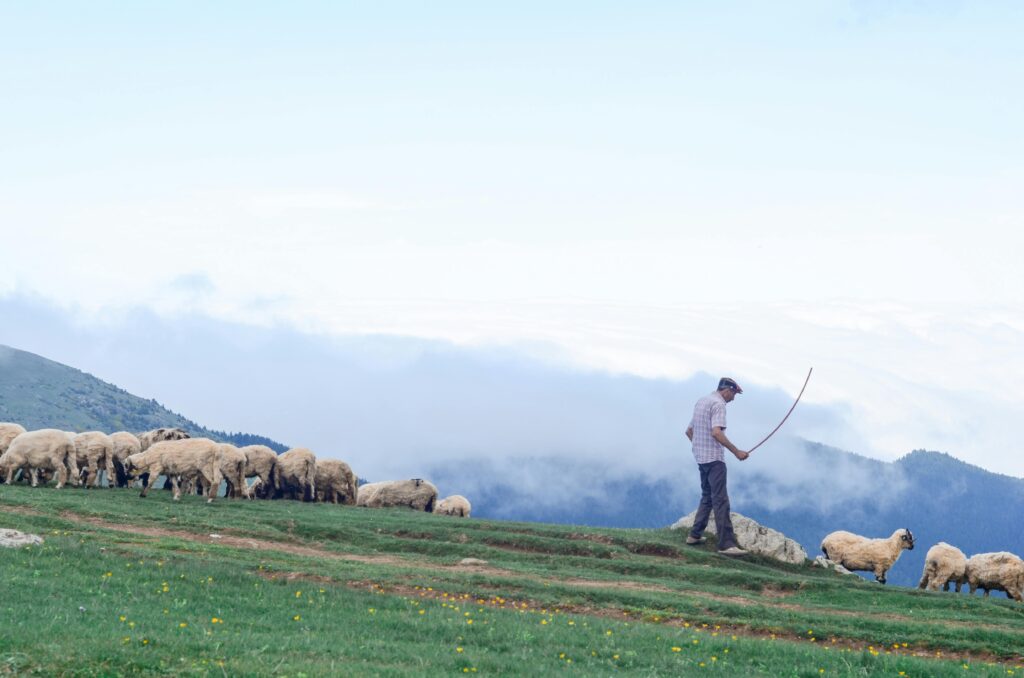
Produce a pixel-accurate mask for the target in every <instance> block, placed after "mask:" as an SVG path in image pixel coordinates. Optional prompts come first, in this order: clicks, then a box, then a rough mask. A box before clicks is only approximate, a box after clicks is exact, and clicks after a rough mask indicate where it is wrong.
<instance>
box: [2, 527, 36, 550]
mask: <svg viewBox="0 0 1024 678" xmlns="http://www.w3.org/2000/svg"><path fill="white" fill-rule="evenodd" d="M42 543H43V538H42V537H40V536H39V535H38V534H26V533H25V532H18V531H17V530H7V529H0V546H6V547H7V548H18V547H20V546H29V545H31V544H42Z"/></svg>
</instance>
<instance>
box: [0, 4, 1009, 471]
mask: <svg viewBox="0 0 1024 678" xmlns="http://www.w3.org/2000/svg"><path fill="white" fill-rule="evenodd" d="M1022 34H1024V5H1021V4H1020V3H1015V2H934V3H921V2H880V1H879V2H793V3H784V7H777V6H772V5H767V4H765V3H713V4H712V5H709V4H707V3H703V4H699V3H678V2H636V3H604V2H564V3H530V2H520V3H514V4H510V5H506V6H505V7H496V6H494V5H493V3H471V2H463V3H455V2H437V3H430V4H429V5H424V4H423V3H411V2H409V3H401V2H375V3H359V4H356V3H335V2H293V3H287V4H281V3H259V2H246V3H240V2H239V3H218V4H217V5H216V6H210V5H208V4H207V3H185V2H180V3H172V4H168V5H156V4H140V3H128V2H122V3H117V2H107V3H90V4H88V5H83V4H81V3H70V2H68V3H58V2H38V3H7V4H3V5H0V91H2V92H3V105H2V106H0V236H2V245H3V251H4V254H5V256H4V264H3V266H2V267H0V296H4V297H9V298H14V297H17V298H26V297H27V298H37V299H39V300H40V301H41V303H46V304H56V305H57V306H59V307H61V308H64V309H66V310H67V313H68V314H69V315H70V316H72V317H74V318H75V319H76V321H77V322H81V323H86V324H91V325H93V326H97V325H102V324H103V323H105V322H111V321H112V320H111V319H115V318H117V317H119V316H121V315H123V314H125V313H127V312H129V311H131V310H132V309H136V308H146V309H153V310H155V311H156V312H158V313H159V314H161V315H164V316H166V317H168V318H174V317H183V316H190V315H195V314H200V315H203V316H208V317H211V318H215V319H221V320H225V321H230V322H234V323H242V324H255V325H261V326H268V325H274V326H284V327H288V328H291V329H295V330H298V331H300V332H311V333H317V334H326V335H337V336H348V335H353V334H363V333H384V334H394V335H400V336H409V337H425V338H434V339H447V340H451V341H455V342H457V343H460V344H467V345H480V344H486V345H508V346H515V347H518V348H519V349H521V350H524V351H529V352H533V353H535V354H544V355H549V356H554V357H553V358H552V359H557V360H560V361H563V362H565V363H567V364H570V365H575V366H581V367H586V368H588V369H598V370H607V371H610V372H616V373H624V374H635V375H640V376H645V377H668V378H676V379H683V378H686V377H689V376H691V375H693V374H695V373H697V372H708V373H712V374H717V373H729V374H732V375H733V376H735V377H736V378H737V379H739V380H740V382H741V383H744V382H747V383H753V384H757V385H760V386H763V387H764V388H778V389H782V390H784V391H787V392H790V393H792V395H795V392H796V390H797V389H798V388H799V384H800V383H801V382H802V379H803V375H804V374H805V373H806V370H807V368H808V367H809V366H811V365H814V366H815V368H816V374H815V378H814V380H813V382H812V385H811V387H809V390H808V394H807V396H806V397H807V398H808V401H809V402H812V403H815V402H816V403H819V404H828V405H830V406H835V407H839V408H845V410H846V411H848V412H849V413H850V422H851V424H852V425H853V426H854V427H855V428H856V433H857V435H858V436H859V437H860V439H861V444H862V445H863V449H859V450H856V451H860V452H863V453H865V454H871V455H873V456H878V457H881V458H895V457H897V456H900V455H902V454H905V453H906V452H907V451H909V450H910V449H914V448H918V447H927V448H930V449H942V450H945V451H947V452H950V453H951V454H953V455H954V456H958V457H960V458H963V459H966V460H968V461H971V462H973V463H977V464H979V465H982V466H984V467H986V468H990V469H992V470H997V471H1002V472H1006V473H1013V474H1014V475H1024V461H1022V460H1021V455H1019V454H1018V452H1017V451H1016V444H1017V442H1016V441H1017V435H1016V431H1015V430H1014V427H1013V426H1012V422H1014V421H1017V420H1020V418H1021V416H1022V415H1024V395H1021V393H1024V390H1022V389H1021V388H1020V384H1021V383H1024V353H1022V352H1021V350H1020V347H1021V346H1024V342H1022V339H1024V336H1022V335H1024V267H1022V266H1021V265H1020V262H1019V259H1020V253H1021V252H1022V251H1024V228H1022V227H1024V191H1021V190H1020V187H1021V186H1022V185H1024V168H1022V162H1021V158H1024V136H1022V135H1021V132H1020V120H1022V119H1024V86H1022V85H1024V82H1022V79H1024V78H1022V75H1021V74H1022V73H1024V42H1022V41H1021V40H1020V36H1021V35H1022ZM2 341H3V332H2V330H0V343H2ZM19 348H23V349H26V350H32V347H31V346H19ZM196 350H201V348H198V347H197V349H196ZM147 395H149V396H152V397H157V398H158V399H159V398H160V394H159V393H153V394H147ZM807 434H808V435H809V436H813V437H814V439H815V440H820V441H821V442H825V443H830V444H838V445H839V446H842V444H844V443H847V442H849V432H847V431H843V432H838V431H834V432H831V433H830V432H829V431H827V430H824V431H808V432H807ZM830 435H832V436H833V438H832V439H830Z"/></svg>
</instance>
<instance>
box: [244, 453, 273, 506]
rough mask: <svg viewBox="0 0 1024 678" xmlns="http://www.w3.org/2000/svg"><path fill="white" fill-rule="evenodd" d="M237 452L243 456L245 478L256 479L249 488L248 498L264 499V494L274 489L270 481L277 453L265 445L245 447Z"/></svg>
mask: <svg viewBox="0 0 1024 678" xmlns="http://www.w3.org/2000/svg"><path fill="white" fill-rule="evenodd" d="M239 450H240V451H241V452H242V454H244V455H245V477H246V478H252V477H255V478H256V482H254V483H253V485H252V487H250V488H249V491H250V493H251V495H250V497H253V496H258V497H261V498H265V497H266V493H267V492H268V491H269V490H271V489H273V487H274V483H273V482H272V480H271V479H272V478H273V474H274V466H275V465H276V464H277V452H274V451H273V450H272V449H270V448H269V447H267V446H266V445H246V446H245V447H241V448H239Z"/></svg>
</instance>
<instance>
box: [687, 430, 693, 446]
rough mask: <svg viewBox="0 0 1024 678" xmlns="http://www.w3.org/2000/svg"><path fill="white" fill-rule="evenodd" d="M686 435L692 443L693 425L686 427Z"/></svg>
mask: <svg viewBox="0 0 1024 678" xmlns="http://www.w3.org/2000/svg"><path fill="white" fill-rule="evenodd" d="M686 437H687V438H689V439H690V442H691V443H692V442H693V427H692V426H689V427H687V429H686Z"/></svg>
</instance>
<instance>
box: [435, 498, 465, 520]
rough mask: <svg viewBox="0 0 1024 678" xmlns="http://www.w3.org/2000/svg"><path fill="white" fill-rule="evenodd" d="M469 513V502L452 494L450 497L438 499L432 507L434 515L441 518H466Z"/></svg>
mask: <svg viewBox="0 0 1024 678" xmlns="http://www.w3.org/2000/svg"><path fill="white" fill-rule="evenodd" d="M469 512H470V505H469V500H468V499H466V498H465V497H463V496H462V495H461V494H453V495H451V496H450V497H445V498H444V499H439V500H438V502H437V505H436V506H434V513H437V514H438V515H442V516H459V517H462V518H468V517H469Z"/></svg>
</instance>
